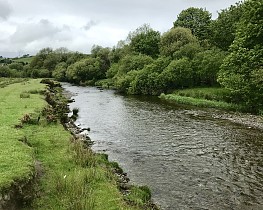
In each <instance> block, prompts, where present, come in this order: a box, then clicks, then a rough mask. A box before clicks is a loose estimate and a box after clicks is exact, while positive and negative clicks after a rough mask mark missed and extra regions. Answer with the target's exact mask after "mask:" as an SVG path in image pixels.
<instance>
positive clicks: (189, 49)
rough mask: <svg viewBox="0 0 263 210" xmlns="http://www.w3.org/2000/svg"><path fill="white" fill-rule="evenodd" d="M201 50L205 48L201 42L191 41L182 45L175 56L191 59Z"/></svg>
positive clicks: (175, 57) (176, 57)
mask: <svg viewBox="0 0 263 210" xmlns="http://www.w3.org/2000/svg"><path fill="white" fill-rule="evenodd" d="M201 51H203V48H202V47H201V46H200V44H199V42H191V43H188V44H186V45H184V46H182V47H181V48H180V49H179V50H178V51H176V52H175V53H174V54H173V56H174V59H180V58H183V57H187V58H189V59H190V60H192V59H193V58H194V57H195V55H196V54H197V53H199V52H201Z"/></svg>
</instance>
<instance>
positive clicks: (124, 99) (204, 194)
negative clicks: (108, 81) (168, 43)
mask: <svg viewBox="0 0 263 210" xmlns="http://www.w3.org/2000/svg"><path fill="white" fill-rule="evenodd" d="M63 87H64V88H65V89H66V90H67V91H70V92H71V93H72V94H73V95H74V96H73V98H74V99H75V102H74V103H71V104H70V107H71V109H72V108H79V118H78V120H77V121H76V124H79V126H80V127H82V128H87V127H89V128H90V129H91V131H90V132H89V136H90V137H91V139H92V140H93V141H94V145H93V149H94V150H95V151H97V152H104V153H106V154H108V155H109V159H110V160H111V161H117V162H118V163H119V165H120V166H121V167H122V168H123V169H124V171H126V172H127V173H128V177H129V178H130V179H131V182H132V183H135V184H138V185H147V186H149V187H150V189H151V191H152V197H153V201H154V202H155V203H156V204H157V205H159V206H160V207H161V209H164V210H175V209H209V210H210V209H263V133H262V131H260V130H257V129H253V128H250V127H247V126H242V125H239V124H235V123H232V122H230V121H228V120H222V119H215V118H213V117H211V116H212V113H213V114H214V112H216V111H215V110H209V109H197V108H193V107H185V106H176V105H172V104H169V103H166V102H163V101H161V100H159V99H158V98H156V97H128V96H122V95H118V94H115V92H114V91H112V90H103V91H102V90H99V89H97V88H94V87H78V86H72V85H70V84H64V85H63Z"/></svg>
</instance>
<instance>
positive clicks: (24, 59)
mask: <svg viewBox="0 0 263 210" xmlns="http://www.w3.org/2000/svg"><path fill="white" fill-rule="evenodd" d="M33 58H34V56H32V57H28V58H15V59H13V61H15V62H24V63H31V61H32V60H33Z"/></svg>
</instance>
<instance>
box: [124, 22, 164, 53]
mask: <svg viewBox="0 0 263 210" xmlns="http://www.w3.org/2000/svg"><path fill="white" fill-rule="evenodd" d="M127 39H128V42H129V46H130V48H131V50H132V51H133V52H137V53H142V54H145V55H149V56H151V57H157V56H158V55H159V42H160V32H159V31H155V30H153V29H152V28H151V27H150V25H148V24H144V25H142V26H141V27H139V28H137V29H136V30H135V31H134V32H131V33H129V35H128V38H127Z"/></svg>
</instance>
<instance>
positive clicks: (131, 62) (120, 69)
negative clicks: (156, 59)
mask: <svg viewBox="0 0 263 210" xmlns="http://www.w3.org/2000/svg"><path fill="white" fill-rule="evenodd" d="M152 62H153V59H152V58H151V57H150V56H147V55H143V54H139V55H132V54H131V55H130V54H129V55H126V56H125V57H124V58H122V59H121V60H120V61H119V62H118V64H117V65H113V66H112V67H111V68H110V69H109V72H108V73H107V74H108V75H112V73H113V72H116V74H115V75H116V77H118V76H121V75H124V74H127V73H128V72H129V71H132V70H135V71H138V70H141V69H143V68H144V66H145V65H147V64H150V63H152Z"/></svg>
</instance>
